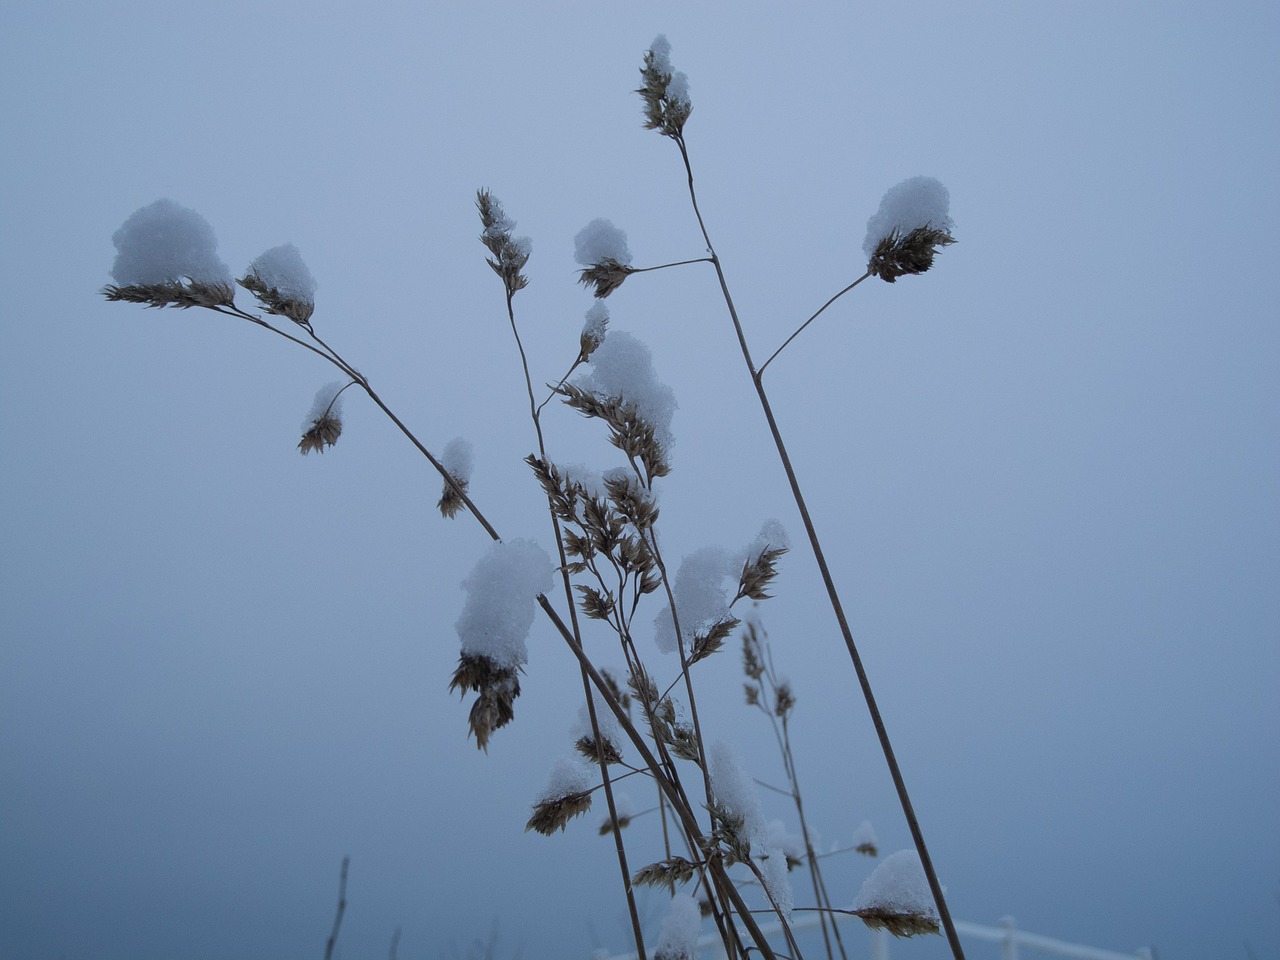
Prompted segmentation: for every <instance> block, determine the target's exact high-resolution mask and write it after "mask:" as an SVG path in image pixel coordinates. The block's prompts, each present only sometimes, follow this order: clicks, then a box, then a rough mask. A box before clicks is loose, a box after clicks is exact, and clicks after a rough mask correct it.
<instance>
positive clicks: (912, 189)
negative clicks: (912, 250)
mask: <svg viewBox="0 0 1280 960" xmlns="http://www.w3.org/2000/svg"><path fill="white" fill-rule="evenodd" d="M950 207H951V194H949V193H948V192H947V188H946V187H944V186H943V185H942V183H941V182H939V181H938V180H935V179H934V178H933V177H912V178H911V179H909V180H903V181H902V182H901V183H899V184H898V185H897V186H893V187H890V188H889V190H888V191H887V192H886V193H885V195H884V199H883V200H881V201H880V209H879V210H877V211H876V212H875V215H874V216H872V217H871V219H869V220H868V221H867V239H866V240H865V241H864V242H863V244H862V251H863V252H864V253H865V254H866V255H867V259H868V260H870V259H871V258H872V257H873V256H874V255H875V252H876V247H878V246H879V245H880V241H881V240H883V239H884V238H885V237H887V236H889V235H890V234H892V233H894V232H895V231H897V232H898V233H903V234H905V233H910V232H911V231H912V230H914V229H915V228H916V227H923V226H926V225H927V226H931V227H933V228H934V229H936V230H942V231H944V232H946V233H952V232H953V231H954V230H955V224H954V223H953V222H952V220H951V214H950Z"/></svg>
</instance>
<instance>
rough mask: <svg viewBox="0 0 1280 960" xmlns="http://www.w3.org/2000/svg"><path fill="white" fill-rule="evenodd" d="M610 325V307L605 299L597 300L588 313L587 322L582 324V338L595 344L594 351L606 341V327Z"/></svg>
mask: <svg viewBox="0 0 1280 960" xmlns="http://www.w3.org/2000/svg"><path fill="white" fill-rule="evenodd" d="M608 326H609V308H608V307H606V306H605V305H604V301H603V300H597V301H596V302H595V303H593V304H592V305H591V309H590V310H588V311H587V313H586V323H584V324H583V325H582V339H583V340H584V341H589V342H590V343H592V344H594V348H593V351H592V352H594V351H595V350H598V349H600V344H602V343H604V338H605V329H606V328H607V327H608Z"/></svg>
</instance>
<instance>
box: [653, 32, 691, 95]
mask: <svg viewBox="0 0 1280 960" xmlns="http://www.w3.org/2000/svg"><path fill="white" fill-rule="evenodd" d="M649 49H650V50H652V51H653V65H654V66H655V67H656V68H657V69H658V70H660V71H662V72H663V73H665V74H667V75H668V76H670V77H671V82H670V83H668V84H667V99H668V100H671V101H672V102H679V103H688V102H689V78H688V77H687V76H685V75H684V73H682V72H681V71H679V70H676V69H674V68H673V67H672V66H671V41H669V40H668V39H667V37H666V34H663V33H660V34H658V35H657V36H656V37H654V38H653V43H651V44H649Z"/></svg>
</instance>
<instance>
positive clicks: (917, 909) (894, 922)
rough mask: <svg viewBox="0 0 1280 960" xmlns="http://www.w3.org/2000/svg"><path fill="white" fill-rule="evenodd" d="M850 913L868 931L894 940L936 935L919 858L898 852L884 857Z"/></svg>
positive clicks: (934, 910) (933, 908)
mask: <svg viewBox="0 0 1280 960" xmlns="http://www.w3.org/2000/svg"><path fill="white" fill-rule="evenodd" d="M853 913H855V914H856V915H857V916H859V917H861V918H862V921H863V922H864V923H865V924H866V925H867V926H869V927H872V928H876V927H883V928H884V929H886V930H888V931H889V932H890V933H892V934H893V935H894V936H895V937H910V936H914V935H915V934H917V933H937V932H938V907H937V905H936V904H935V903H934V901H933V894H932V893H931V892H930V890H929V882H928V881H927V880H926V879H925V875H924V867H923V866H922V865H921V863H920V854H919V853H917V852H916V851H915V850H899V851H898V852H897V853H895V854H892V855H891V856H888V857H885V858H884V860H882V861H881V862H880V865H879V866H877V867H876V868H875V870H873V871H872V873H871V876H869V877H868V878H867V879H866V882H865V883H863V884H862V889H861V890H860V891H858V896H857V897H856V898H855V899H854V901H853Z"/></svg>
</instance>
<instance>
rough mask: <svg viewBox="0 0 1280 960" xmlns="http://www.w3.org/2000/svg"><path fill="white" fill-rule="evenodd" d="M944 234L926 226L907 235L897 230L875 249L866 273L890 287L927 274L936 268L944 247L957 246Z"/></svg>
mask: <svg viewBox="0 0 1280 960" xmlns="http://www.w3.org/2000/svg"><path fill="white" fill-rule="evenodd" d="M955 242H956V241H955V238H954V237H952V236H951V234H949V233H947V232H946V231H945V230H937V229H935V228H933V227H932V226H930V225H929V224H925V225H924V226H923V227H916V228H915V229H914V230H911V231H910V232H908V233H903V232H902V231H900V230H894V231H893V232H892V233H890V234H889V235H888V236H887V237H885V238H884V239H883V240H881V241H880V243H879V244H878V245H877V246H876V250H875V253H874V254H872V257H871V262H870V263H869V264H867V269H868V270H869V271H870V272H871V273H872V274H874V275H875V276H877V277H879V278H880V279H881V280H884V281H886V282H887V283H893V282H894V281H895V280H897V279H898V277H901V276H906V275H907V274H919V273H924V272H925V271H926V270H928V269H929V268H930V267H932V266H933V258H934V256H935V255H936V254H938V253H940V252H941V248H942V247H948V246H950V245H951V244H953V243H955Z"/></svg>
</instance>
